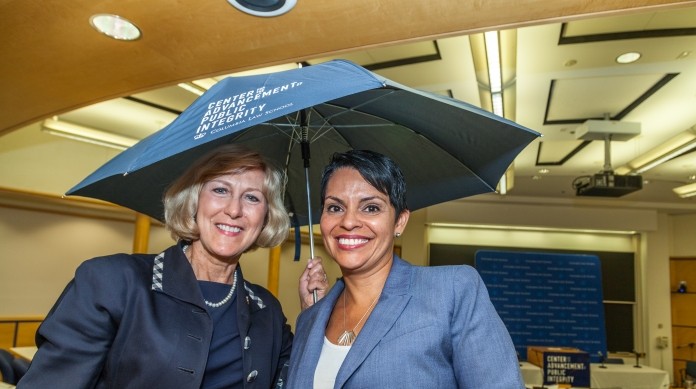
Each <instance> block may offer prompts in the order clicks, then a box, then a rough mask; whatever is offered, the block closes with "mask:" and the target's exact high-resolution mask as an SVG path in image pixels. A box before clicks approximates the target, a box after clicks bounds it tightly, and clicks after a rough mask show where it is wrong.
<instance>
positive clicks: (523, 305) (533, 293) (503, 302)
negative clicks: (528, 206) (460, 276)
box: [476, 250, 607, 362]
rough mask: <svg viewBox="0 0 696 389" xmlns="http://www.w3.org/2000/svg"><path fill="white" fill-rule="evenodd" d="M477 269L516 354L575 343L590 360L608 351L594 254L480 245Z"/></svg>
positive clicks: (598, 274) (597, 266)
mask: <svg viewBox="0 0 696 389" xmlns="http://www.w3.org/2000/svg"><path fill="white" fill-rule="evenodd" d="M476 269H477V270H478V272H479V274H480V275H481V278H483V281H484V283H485V284H486V287H487V288H488V293H489V294H490V297H491V300H492V301H493V305H494V306H495V308H496V310H497V311H498V315H500V318H501V319H502V320H503V322H504V323H505V325H506V326H507V329H508V331H509V332H510V336H511V337H512V341H513V342H514V344H515V348H516V349H517V352H518V353H519V355H520V358H521V359H523V360H526V359H527V346H548V347H575V348H578V349H580V350H582V351H585V352H587V353H588V354H589V355H590V358H591V360H592V362H599V359H600V355H607V341H606V331H605V326H604V305H603V302H602V274H601V266H600V263H599V258H598V257H597V256H596V255H578V254H550V253H534V252H509V251H487V250H481V251H477V252H476ZM600 352H601V353H602V354H599V353H600Z"/></svg>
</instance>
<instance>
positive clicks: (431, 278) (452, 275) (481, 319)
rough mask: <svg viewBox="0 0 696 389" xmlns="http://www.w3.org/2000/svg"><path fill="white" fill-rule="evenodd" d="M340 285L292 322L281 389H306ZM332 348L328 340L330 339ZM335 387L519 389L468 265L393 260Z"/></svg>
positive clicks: (500, 331)
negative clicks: (291, 343)
mask: <svg viewBox="0 0 696 389" xmlns="http://www.w3.org/2000/svg"><path fill="white" fill-rule="evenodd" d="M343 288H344V283H343V281H342V280H339V281H338V282H337V283H336V285H334V287H333V288H332V289H331V291H330V292H329V293H328V295H327V296H326V297H324V298H323V299H321V300H320V301H319V302H317V303H316V304H315V305H314V306H312V307H311V308H309V309H307V310H305V311H304V312H302V313H301V314H300V316H299V317H298V319H297V327H296V328H295V343H294V346H293V352H292V357H291V358H290V371H289V373H288V388H290V389H304V388H311V387H313V382H314V371H315V370H316V366H317V362H318V361H319V355H320V353H321V348H322V344H323V342H324V333H325V329H326V325H327V323H328V320H329V316H330V315H331V310H332V309H333V306H334V305H335V304H336V300H337V299H338V297H339V295H340V294H341V291H342V290H343ZM333 341H334V342H335V339H333ZM334 387H335V388H448V389H450V388H470V389H480V388H496V389H498V388H501V389H502V388H504V389H515V388H524V382H523V380H522V376H521V374H520V370H519V363H518V361H517V353H516V351H515V348H514V346H513V344H512V340H511V338H510V335H509V334H508V332H507V329H506V327H505V325H504V324H503V322H502V320H501V319H500V317H499V316H498V314H497V313H496V311H495V308H494V307H493V304H492V303H491V301H490V299H489V297H488V291H487V289H486V287H485V285H484V284H483V281H482V280H481V277H480V276H479V275H478V273H477V272H476V270H475V269H474V268H472V267H470V266H436V267H420V266H413V265H411V264H409V263H407V262H405V261H403V260H402V259H400V258H399V257H397V256H394V263H393V265H392V268H391V271H390V273H389V276H388V278H387V281H386V283H385V285H384V289H383V290H382V295H381V296H380V298H379V301H378V303H377V305H376V306H375V308H374V310H373V311H372V313H371V314H370V316H369V318H368V319H367V321H366V323H365V325H364V327H363V329H362V330H361V331H360V333H359V334H358V337H357V339H356V340H355V343H353V345H352V347H351V350H350V351H349V352H348V355H347V356H346V359H345V360H344V362H343V365H342V366H341V368H340V370H339V371H338V375H337V377H336V384H335V386H334Z"/></svg>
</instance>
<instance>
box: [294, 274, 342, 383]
mask: <svg viewBox="0 0 696 389" xmlns="http://www.w3.org/2000/svg"><path fill="white" fill-rule="evenodd" d="M343 289H344V284H343V280H338V282H336V284H334V286H333V287H332V288H331V290H330V291H329V293H328V294H327V295H326V296H324V298H322V299H321V300H319V301H317V303H316V304H314V305H313V306H312V307H310V308H309V309H308V310H307V311H305V312H303V313H302V316H303V317H302V320H303V321H306V322H307V323H311V324H309V325H308V326H307V327H306V328H297V332H296V333H295V339H304V342H298V341H295V342H294V343H293V348H292V358H291V359H292V361H291V363H295V364H297V369H294V370H295V371H296V372H298V374H296V377H294V379H296V381H295V385H294V387H298V388H311V387H312V386H313V385H314V371H315V370H316V367H317V363H318V362H319V356H320V355H321V349H322V347H323V346H324V337H325V334H326V324H327V323H328V322H329V317H330V316H331V311H332V310H333V306H334V305H335V304H336V300H337V299H338V296H340V294H341V291H343ZM305 316H306V317H305ZM300 344H302V346H301V347H300V346H299V345H300Z"/></svg>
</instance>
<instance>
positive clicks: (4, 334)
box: [0, 316, 44, 349]
mask: <svg viewBox="0 0 696 389" xmlns="http://www.w3.org/2000/svg"><path fill="white" fill-rule="evenodd" d="M43 319H44V317H43V316H17V317H0V348H3V349H9V348H10V347H22V346H36V343H35V341H34V336H35V335H36V330H37V329H38V328H39V325H40V324H41V322H42V321H43Z"/></svg>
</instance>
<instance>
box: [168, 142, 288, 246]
mask: <svg viewBox="0 0 696 389" xmlns="http://www.w3.org/2000/svg"><path fill="white" fill-rule="evenodd" d="M257 169H258V170H262V171H263V172H264V173H265V176H266V180H265V181H264V185H263V188H262V191H263V195H264V197H265V198H266V202H267V203H268V211H267V213H266V218H265V221H264V227H263V229H262V230H261V233H260V234H259V236H258V238H256V242H254V244H252V245H251V247H249V248H248V249H247V250H246V251H252V250H255V249H257V248H259V247H274V246H277V245H279V244H280V243H282V242H283V241H284V240H285V239H286V238H287V236H288V231H289V229H290V217H289V216H288V213H287V211H286V210H285V206H284V204H283V198H282V196H283V193H282V192H283V183H284V179H283V175H282V173H281V172H280V171H278V170H277V169H276V168H275V167H273V166H272V165H271V164H270V163H269V162H268V161H267V160H266V159H265V158H264V157H263V156H262V155H261V154H259V153H258V152H256V151H254V150H251V149H249V148H248V147H246V146H243V145H238V144H226V145H224V146H221V147H218V148H217V149H214V150H213V151H212V152H210V153H208V154H206V155H205V156H203V157H202V158H200V159H199V160H198V161H196V162H195V163H194V164H193V165H191V166H190V167H189V168H188V169H187V170H186V171H185V172H184V173H183V174H182V175H181V176H180V177H179V178H178V179H177V180H176V181H174V182H173V183H172V184H171V185H170V186H169V188H168V189H167V191H166V192H165V194H164V199H163V202H164V223H165V225H166V227H167V229H168V230H169V231H170V232H171V234H172V237H173V238H174V239H175V240H185V241H194V240H198V239H200V231H199V229H198V225H197V224H196V211H197V210H198V196H199V194H200V192H201V189H202V188H203V185H205V184H206V183H207V182H209V181H211V180H213V179H215V178H218V177H221V176H223V175H226V174H240V173H243V172H246V171H250V170H257Z"/></svg>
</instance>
